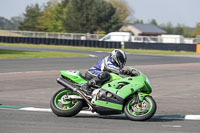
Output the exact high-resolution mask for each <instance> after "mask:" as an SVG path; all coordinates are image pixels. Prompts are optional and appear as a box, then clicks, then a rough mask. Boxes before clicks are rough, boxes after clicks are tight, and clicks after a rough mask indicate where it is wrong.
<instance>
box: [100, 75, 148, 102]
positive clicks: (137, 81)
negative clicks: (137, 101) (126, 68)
mask: <svg viewBox="0 0 200 133" xmlns="http://www.w3.org/2000/svg"><path fill="white" fill-rule="evenodd" d="M112 76H113V74H112V75H111V78H112ZM130 79H131V80H130ZM145 80H146V78H145V76H144V75H140V76H136V77H126V78H120V79H118V80H114V81H112V82H110V83H109V84H105V85H103V86H102V88H104V89H106V90H108V91H110V92H112V93H114V94H117V95H118V96H120V97H121V98H123V99H125V98H127V97H128V96H130V95H131V94H134V93H135V92H137V91H139V89H141V88H144V89H146V88H145V87H146V86H145V84H144V82H145ZM133 81H134V82H133ZM121 82H126V83H128V84H127V85H125V86H124V87H122V88H121V89H117V88H118V87H119V83H121ZM147 89H148V88H147ZM132 90H133V91H134V92H132Z"/></svg>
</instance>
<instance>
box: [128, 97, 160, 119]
mask: <svg viewBox="0 0 200 133" xmlns="http://www.w3.org/2000/svg"><path fill="white" fill-rule="evenodd" d="M156 109H157V106H156V102H155V100H154V99H153V98H152V97H151V96H146V97H145V98H144V100H143V101H142V102H141V105H138V104H137V103H136V102H135V98H130V99H129V100H128V101H127V102H126V105H125V107H124V113H125V115H126V116H127V117H128V118H129V119H130V120H133V121H145V120H148V119H150V118H151V117H152V116H153V115H154V114H155V112H156Z"/></svg>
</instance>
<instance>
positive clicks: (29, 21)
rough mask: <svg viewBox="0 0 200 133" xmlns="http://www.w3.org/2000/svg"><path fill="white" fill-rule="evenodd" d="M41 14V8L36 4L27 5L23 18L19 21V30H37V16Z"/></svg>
mask: <svg viewBox="0 0 200 133" xmlns="http://www.w3.org/2000/svg"><path fill="white" fill-rule="evenodd" d="M40 16H41V8H40V7H39V5H38V4H35V5H33V4H32V5H29V6H27V7H26V12H25V13H24V20H23V21H21V22H20V23H19V27H18V28H19V29H20V30H29V31H37V30H38V29H37V25H38V20H39V19H38V18H39V17H40Z"/></svg>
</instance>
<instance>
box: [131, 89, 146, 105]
mask: <svg viewBox="0 0 200 133" xmlns="http://www.w3.org/2000/svg"><path fill="white" fill-rule="evenodd" d="M146 96H149V94H146V93H142V92H138V93H137V94H136V97H135V94H134V96H133V97H135V101H134V102H133V103H132V104H131V105H134V104H138V106H139V107H141V106H142V101H143V100H144V98H145V97H146Z"/></svg>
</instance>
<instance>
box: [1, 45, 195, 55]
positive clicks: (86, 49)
mask: <svg viewBox="0 0 200 133" xmlns="http://www.w3.org/2000/svg"><path fill="white" fill-rule="evenodd" d="M0 46H9V47H12V46H13V47H31V48H52V49H69V50H85V51H107V52H108V51H109V52H110V51H112V50H113V49H105V48H91V47H74V46H58V45H34V44H8V43H0ZM123 50H124V51H125V52H127V53H134V54H158V55H191V54H196V53H195V52H185V51H180V52H179V51H163V50H142V49H123Z"/></svg>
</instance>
